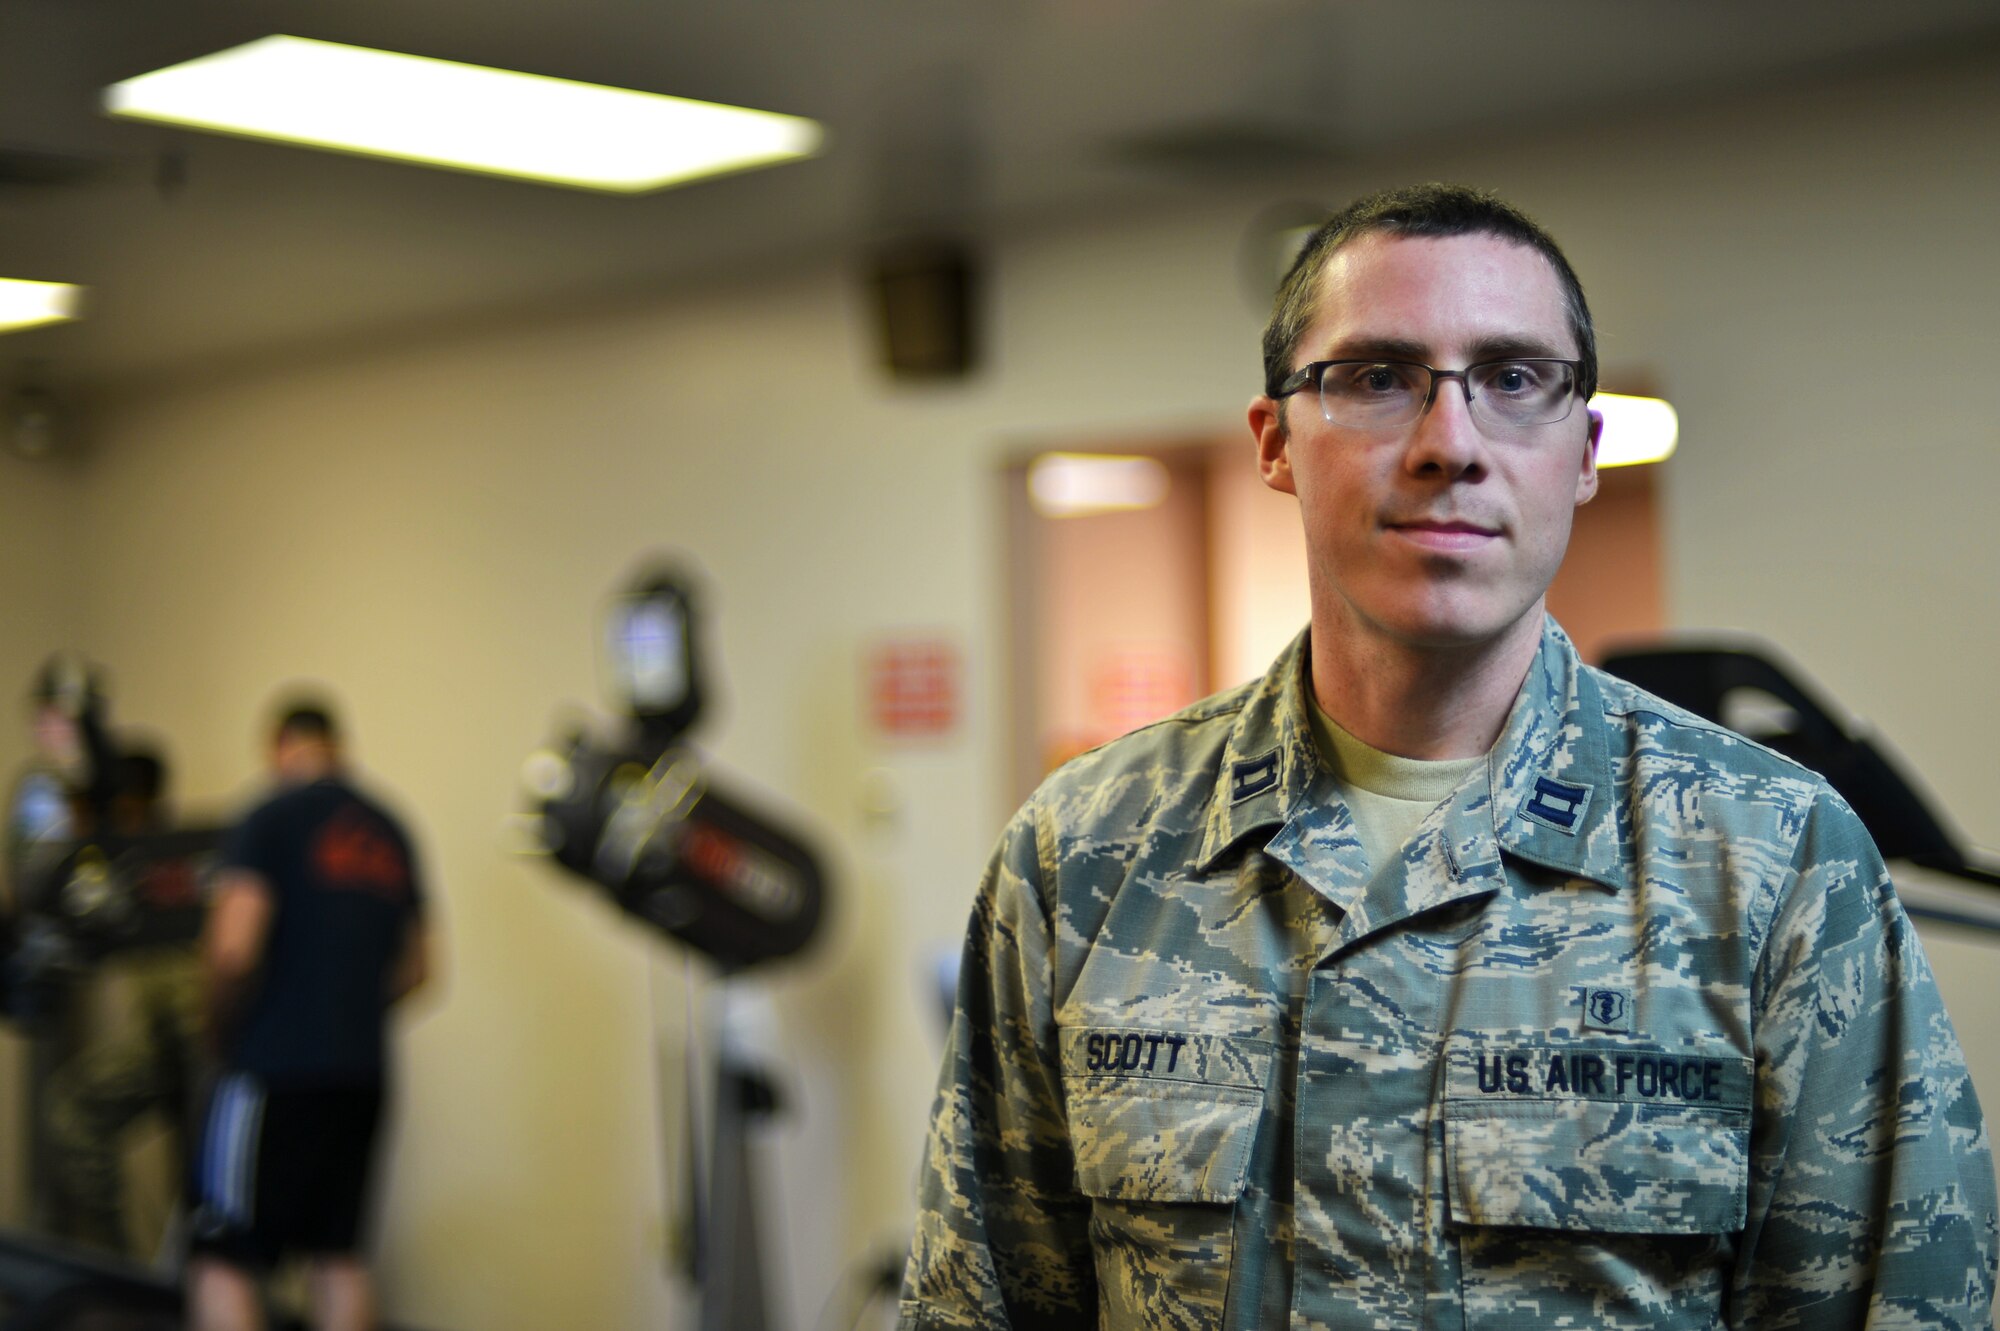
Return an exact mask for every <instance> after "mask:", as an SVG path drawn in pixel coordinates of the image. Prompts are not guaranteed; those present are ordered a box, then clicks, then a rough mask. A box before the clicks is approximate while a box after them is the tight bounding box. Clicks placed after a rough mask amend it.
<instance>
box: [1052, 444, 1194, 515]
mask: <svg viewBox="0 0 2000 1331" xmlns="http://www.w3.org/2000/svg"><path fill="white" fill-rule="evenodd" d="M1166 497H1167V469H1166V466H1165V464H1163V463H1161V462H1159V461H1157V460H1155V459H1153V458H1145V457H1120V456H1116V455H1113V454H1106V453H1044V454H1042V456H1040V457H1038V458H1036V459H1035V460H1034V462H1033V463H1032V464H1030V465H1029V467H1028V498H1029V500H1030V501H1031V502H1032V503H1033V504H1034V506H1035V511H1036V512H1038V513H1040V514H1041V515H1042V516H1043V517H1046V518H1081V517H1087V516H1089V515H1090V514H1093V513H1120V512H1128V511H1130V510H1132V509H1138V508H1151V507H1152V506H1153V505H1155V504H1157V503H1159V502H1160V501H1161V500H1162V499H1165V498H1166Z"/></svg>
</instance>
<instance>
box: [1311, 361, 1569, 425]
mask: <svg viewBox="0 0 2000 1331" xmlns="http://www.w3.org/2000/svg"><path fill="white" fill-rule="evenodd" d="M1580 363H1581V362H1578V361H1573V360H1551V359H1546V358H1542V357H1526V358H1516V359H1513V360H1489V361H1481V362H1480V363H1479V364H1477V365H1468V366H1466V367H1465V368H1464V369H1462V370H1434V369H1432V368H1431V367H1430V366H1428V365H1419V364H1417V363H1415V362H1414V361H1401V360H1316V361H1314V362H1313V363H1312V364H1310V365H1303V366H1300V367H1299V368H1298V369H1296V370H1294V371H1293V372H1292V374H1291V376H1290V377H1289V378H1287V379H1286V380H1285V381H1284V382H1283V383H1281V384H1279V385H1278V390H1277V391H1276V392H1275V393H1273V394H1271V396H1272V397H1290V396H1291V395H1292V394H1294V393H1298V392H1302V391H1304V390H1305V389H1307V388H1309V387H1312V386H1314V385H1317V386H1318V388H1319V411H1320V415H1322V416H1324V417H1325V418H1326V420H1327V423H1328V424H1329V425H1343V426H1346V427H1348V428H1350V429H1356V430H1383V429H1390V428H1393V427H1395V426H1398V425H1408V424H1409V423H1410V422H1412V421H1414V420H1416V419H1417V418H1418V417H1419V416H1421V415H1423V414H1424V413H1425V412H1426V411H1428V410H1430V405H1431V399H1432V397H1433V396H1435V395H1436V393H1437V386H1438V380H1440V379H1456V380H1458V383H1459V387H1461V388H1462V389H1464V390H1465V405H1466V408H1467V409H1468V410H1469V411H1471V413H1472V418H1473V419H1474V420H1475V421H1478V422H1479V423H1480V424H1481V425H1483V426H1486V427H1487V428H1489V429H1495V430H1518V429H1521V428H1524V427H1526V426H1530V425H1553V424H1555V423H1556V422H1557V421H1559V420H1562V419H1564V418H1565V417H1567V416H1568V415H1569V413H1570V407H1571V406H1572V404H1574V403H1575V401H1576V375H1577V366H1578V365H1579V364H1580Z"/></svg>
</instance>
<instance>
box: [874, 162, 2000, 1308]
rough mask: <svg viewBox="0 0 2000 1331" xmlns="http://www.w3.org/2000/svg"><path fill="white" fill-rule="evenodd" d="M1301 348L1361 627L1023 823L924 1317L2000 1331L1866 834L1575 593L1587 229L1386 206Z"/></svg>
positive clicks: (1347, 229) (1280, 374) (1354, 247)
mask: <svg viewBox="0 0 2000 1331" xmlns="http://www.w3.org/2000/svg"><path fill="white" fill-rule="evenodd" d="M1433 366H1435V367H1445V368H1437V369H1432V368H1430V367H1433ZM1265 372H1266V379H1267V385H1266V387H1267V391H1266V392H1265V393H1264V394H1263V395H1261V396H1259V397H1258V398H1257V399H1256V400H1255V401H1254V402H1253V403H1252V405H1251V408H1250V424H1251V428H1252V430H1253V432H1254V434H1255V435H1256V439H1257V447H1258V460H1259V467H1260V470H1261V472H1262V474H1263V476H1264V479H1265V480H1266V482H1267V483H1268V484H1270V485H1272V486H1273V487H1274V488H1277V489H1279V490H1283V491H1286V492H1288V493H1291V494H1294V495H1296V496H1297V497H1298V500H1299V504H1300V509H1301V513H1302V515H1303V519H1304V523H1305V531H1306V538H1307V550H1308V561H1309V575H1310V586H1311V592H1312V619H1311V625H1310V627H1309V629H1308V631H1307V633H1306V634H1305V635H1303V636H1301V638H1300V639H1299V640H1298V641H1297V642H1296V643H1294V644H1293V646H1292V647H1291V648H1290V649H1289V650H1288V651H1287V652H1286V653H1285V654H1284V655H1283V656H1282V657H1280V658H1279V660H1278V662H1277V663H1276V664H1275V665H1274V666H1273V667H1272V669H1271V671H1270V673H1269V674H1267V675H1266V676H1265V677H1264V678H1263V679H1261V680H1259V681H1256V682H1254V683H1252V684H1249V685H1247V686H1245V687H1243V688H1240V689H1237V690H1234V691H1232V692H1230V693H1226V694H1223V695H1220V696H1218V697H1216V698H1212V699H1209V700H1208V701H1206V702H1202V703H1198V704H1196V705H1195V706H1194V707H1191V708H1189V709H1188V710H1187V711H1185V712H1183V713H1181V714H1179V715H1178V716H1175V717H1172V718H1169V719H1168V720H1165V721H1162V722H1159V723H1158V724H1155V725H1152V726H1149V727H1147V728H1145V729H1143V730H1140V731H1138V732H1136V733H1134V734H1132V735H1129V736H1127V737H1125V738H1124V739H1121V740H1118V741H1116V742H1114V743H1112V744H1109V745H1106V746H1105V747H1103V748H1101V749H1098V750H1096V751H1094V752H1092V753H1090V754H1087V755H1085V756H1084V757H1082V758H1080V759H1078V760H1076V761H1075V762H1073V763H1071V764H1069V765H1068V766H1066V767H1064V768H1063V769H1062V770H1060V771H1059V772H1057V773H1056V774H1055V775H1054V776H1053V777H1051V778H1050V779H1049V781H1048V782H1047V783H1045V784H1044V785H1043V787H1042V788H1041V790H1039V791H1038V792H1037V793H1036V794H1035V796H1034V797H1033V798H1032V799H1031V800H1030V801H1029V803H1028V804H1027V806H1026V807H1024V808H1023V809H1022V810H1021V812H1020V813H1019V814H1018V815H1017V816H1016V817H1015V818H1014V820H1013V822H1012V823H1011V824H1010V825H1009V827H1008V829H1007V831H1006V833H1005V834H1004V836H1003V837H1002V840H1001V844H1000V847H999V850H998V851H997V853H996V855H995V857H994V860H993V863H992V865H991V868H990V869H989V871H988V873H987V875H986V878H985V880H984V882H983V884H982V886H981V890H980V893H979V896H978V901H977V905H976V906H975V908H974V911H973V918H972V924H971V929H970V933H969V937H968V940H967V945H966V952H965V959H964V966H963V972H962V979H961V987H960V991H959V1003H958V1011H957V1014H956V1018H955V1021H954V1025H953V1030H952V1035H951V1040H950V1045H949V1048H948V1049H947V1052H946V1057H945V1066H944V1071H943V1074H942V1078H941V1084H940V1089H939V1093H938V1100H937V1105H936V1110H935V1117H934V1126H933V1130H932V1134H931V1139H930V1143H929V1147H928V1153H927V1159H926V1162H925V1169H924V1174H923V1183H922V1203H921V1213H920V1216H919V1219H918V1223H917V1231H916V1236H915V1241H914V1245H913V1249H912V1253H911V1257H910V1263H909V1268H908V1273H907V1275H906V1278H905V1284H904V1291H903V1325H904V1326H905V1327H906V1328H946V1327H949V1328H1000V1327H1015V1328H1030V1327H1033V1328H1063V1329H1067V1328H1081V1327H1115V1328H1160V1329H1161V1331H1166V1329H1168V1328H1173V1329H1174V1331H1188V1329H1192V1328H1210V1327H1214V1328H1250V1327H1259V1328H1262V1327H1290V1328H1294V1329H1295V1331H1304V1329H1306V1328H1339V1329H1341V1331H1347V1329H1349V1328H1401V1327H1412V1328H1415V1327H1423V1328H1454V1329H1455V1328H1460V1327H1476V1328H1488V1327H1509V1328H1511V1327H1521V1328H1527V1327H1534V1328H1544V1327H1565V1326H1566V1327H1575V1328H1589V1329H1592V1331H1605V1329H1611V1328H1621V1329H1622V1328H1630V1329H1633V1331H1637V1329H1638V1328H1646V1329H1648V1331H1652V1329H1654V1328H1684V1327H1720V1326H1727V1327H1755V1328H1776V1327H1794V1326H1811V1327H1813V1328H1814V1329H1815V1331H1833V1328H1846V1327H1863V1326H1866V1327H1890V1326H1894V1327H1919V1326H1921V1327H1956V1328H1968V1329H1969V1328H1975V1327H1976V1328H1982V1329H1983V1328H1986V1327H1988V1326H1989V1325H1990V1322H1989V1318H1990V1308H1991V1301H1992V1290H1993V1285H1994V1266H1995V1251H1996V1238H1995V1209H1996V1202H1995V1190H1994V1176H1993V1166H1992V1160H1991V1156H1990V1153H1989V1149H1988V1141H1987V1136H1986V1128H1985V1122H1984V1119H1983V1117H1982V1115H1981V1113H1980V1109H1979V1105H1978V1102H1977V1100H1976V1099H1975V1097H1974V1094H1973V1088H1972V1084H1971V1082H1970V1080H1969V1078H1968V1076H1967V1073H1966V1069H1965V1064H1964V1061H1963V1058H1962V1056H1961V1054H1960V1051H1959V1047H1958V1042H1957V1040H1956V1038H1955V1037H1954V1035H1953V1033H1952V1029H1951V1024H1950V1022H1949V1021H1948V1020H1947V1019H1946V1016H1945V1013H1944V1011H1943V1008H1942V1006H1941V1004H1940V1001H1939V998H1938V994H1937V990H1936V987H1935V985H1934V984H1933V982H1932V979H1931V975H1930V972H1929V969H1928V968H1927V966H1926V963H1925V960H1924V957H1923V953H1922V950H1921V949H1920V947H1919V946H1918V943H1917V939H1916V937H1915V935H1914V933H1913V932H1912V930H1911V928H1910V924H1909V921H1908V920H1907V918H1906V917H1905V916H1904V914H1903V912H1902V910H1901V908H1900V907H1899V906H1898V905H1897V903H1896V898H1895V895H1894V892H1893V890H1892V888H1891V885H1890V882H1889V877H1888V874H1887V871H1886V870H1885V868H1884V867H1883V865H1882V862H1881V859H1880V857H1879V856H1878V855H1877V853H1876V851H1875V848H1874V846H1873V844H1872V843H1871V842H1870V840H1869V838H1868V836H1867V834H1866V832H1865V831H1864V830H1863V829H1862V827H1861V825H1860V823H1859V822H1858V821H1857V819H1856V818H1855V816H1854V814H1853V812H1852V811H1851V810H1850V809H1849V808H1848V807H1847V806H1846V804H1844V803H1843V802H1842V801H1841V799H1840V797H1839V796H1838V795H1837V794H1835V793H1834V792H1833V791H1832V789H1831V788H1829V787H1828V786H1827V784H1826V783H1825V782H1824V781H1823V780H1821V779H1820V778H1819V777H1817V776H1816V775H1814V774H1813V773H1811V772H1809V771H1806V770H1804V769H1802V768H1800V767H1798V766H1796V765H1794V764H1792V763H1790V762H1788V761H1786V760H1785V759H1783V758H1781V757H1778V756H1777V755H1775V754H1773V753H1771V752H1769V751H1767V750H1765V749H1762V748H1760V747H1758V746H1757V745H1755V744H1752V743H1750V742H1749V741H1747V740H1744V739H1742V738H1740V737H1738V736H1735V735H1733V734H1731V733H1729V732H1728V731H1725V730H1723V729H1721V728H1719V727H1717V726H1715V725H1712V724H1710V723H1708V722H1706V721H1703V720H1701V719H1699V718H1697V717H1694V716H1691V715H1689V714H1687V713H1685V712H1683V711H1680V710H1678V709H1676V708H1674V707H1672V706H1669V705H1668V704H1666V703H1663V702H1661V701H1659V700H1658V699H1655V698H1652V697H1650V696H1649V695H1647V694H1644V693H1642V692H1640V691H1639V690H1637V689H1634V688H1632V687H1630V686H1629V685H1626V684H1624V683H1621V682H1620V681H1618V680H1616V679H1613V678H1611V677H1609V676H1606V675H1604V674H1601V673H1599V672H1598V671H1596V670H1593V669H1590V668H1588V667H1586V666H1584V665H1582V664H1581V662H1580V661H1579V660H1578V658H1577V655H1576V652H1575V650H1574V649H1573V648H1572V647H1571V645H1570V642H1569V640H1568V639H1567V638H1566V637H1565V636H1564V635H1563V633H1562V632H1561V630H1560V629H1558V628H1557V627H1556V626H1555V625H1554V623H1553V621H1550V620H1548V619H1547V617H1546V615H1545V612H1544V608H1543V601H1544V593H1545V591H1546V589H1547V587H1548V584H1549V581H1550V579H1551V578H1552V577H1553V576H1554V574H1555V570H1556V566H1557V564H1558V563H1559V562H1560V560H1561V557H1562V552H1563V549H1564V546H1565V544H1566V543H1567V540H1568V535H1569V527H1570V521H1571V516H1572V514H1573V511H1574V508H1575V506H1576V505H1578V504H1581V503H1583V502H1584V501H1586V500H1587V499H1589V498H1590V496H1591V495H1592V494H1593V493H1594V492H1595V490H1596V472H1595V448H1596V440H1597V434H1598V430H1599V428H1600V422H1599V421H1598V420H1597V418H1596V417H1595V416H1594V414H1593V413H1591V412H1589V411H1588V410H1587V408H1585V407H1584V405H1583V403H1584V402H1586V401H1587V400H1588V398H1589V395H1590V393H1591V392H1592V390H1593V389H1594V387H1595V382H1596V358H1595V347H1594V341H1593V338H1592V334H1591V328H1590V321H1589V313H1588V309H1587V307H1586V306H1585V304H1584V301H1583V294H1582V291H1581V288H1580V287H1579V286H1578V284H1577V282H1576V279H1575V276H1574V274H1573V273H1572V272H1571V270H1570V268H1569V265H1568V263H1567V262H1566V261H1565V260H1564V259H1563V258H1562V256H1561V254H1560V252H1559V251H1558V250H1557V249H1556V247H1555V245H1554V242H1553V241H1551V240H1550V239H1549V238H1548V236H1547V235H1546V233H1544V232H1542V231H1541V230H1540V229H1539V228H1537V227H1535V226H1534V224H1533V223H1531V222H1529V221H1528V220H1527V219H1526V218H1524V217H1522V216H1521V215H1520V214H1519V213H1517V212H1515V211H1513V210H1512V209H1510V208H1508V207H1506V206H1505V205H1504V204H1501V203H1499V202H1498V201H1496V200H1493V199H1491V198H1490V197H1487V196H1483V195H1478V194H1474V193H1472V192H1469V191H1464V190H1457V189H1452V188H1447V187H1440V186H1429V187H1423V188H1420V189H1416V190H1408V191H1398V192H1396V193H1393V194H1390V195H1384V196H1376V197H1374V198H1370V199H1366V200H1363V201H1361V202H1360V203H1358V204H1356V205H1354V206H1353V207H1351V208H1350V209H1348V210H1347V211H1346V212H1345V213H1343V214H1341V215H1340V216H1337V217H1335V218H1334V219H1332V220H1331V221H1330V222H1329V223H1328V224H1327V225H1326V226H1325V227H1323V228H1322V229H1321V230H1320V231H1319V232H1318V233H1316V234H1315V236H1314V237H1313V239H1312V240H1310V241H1308V242H1307V245H1306V248H1305V250H1304V251H1303V253H1302V255H1301V257H1300V259H1299V262H1298V264H1297V265H1296V266H1295V267H1294V269H1293V271H1292V273H1291V274H1290V276H1288V277H1287V279H1286V281H1285V284H1284V286H1283V288H1282V289H1281V291H1280V293H1279V299H1278V307H1277V311H1276V314H1275V315H1274V317H1273V320H1272V325H1271V327H1270V329H1269V330H1267V332H1266V336H1265Z"/></svg>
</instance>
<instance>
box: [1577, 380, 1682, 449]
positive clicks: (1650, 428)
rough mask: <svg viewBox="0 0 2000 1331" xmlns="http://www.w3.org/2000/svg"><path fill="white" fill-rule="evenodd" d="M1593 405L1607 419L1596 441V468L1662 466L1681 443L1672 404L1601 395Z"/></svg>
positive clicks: (1653, 399) (1613, 394) (1620, 394)
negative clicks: (1656, 463) (1659, 463)
mask: <svg viewBox="0 0 2000 1331" xmlns="http://www.w3.org/2000/svg"><path fill="white" fill-rule="evenodd" d="M1590 405H1591V407H1592V409H1593V410H1595V411H1597V412H1598V413H1599V414H1601V415H1602V416H1603V417H1604V433H1603V434H1601V435H1599V436H1598V440H1597V465H1598V466H1600V467H1630V466H1634V465H1636V464H1638V463H1641V462H1663V461H1665V460H1666V459H1667V458H1669V457H1672V456H1673V452H1674V446H1675V445H1676V444H1678V443H1679V442H1680V437H1681V418H1680V415H1679V413H1677V412H1676V411H1675V410H1674V409H1673V406H1672V405H1671V404H1670V403H1667V402H1665V401H1662V400H1661V399H1659V398H1656V397H1627V396H1626V395H1625V394H1623V393H1598V394H1597V395H1595V396H1594V397H1592V398H1591V399H1590Z"/></svg>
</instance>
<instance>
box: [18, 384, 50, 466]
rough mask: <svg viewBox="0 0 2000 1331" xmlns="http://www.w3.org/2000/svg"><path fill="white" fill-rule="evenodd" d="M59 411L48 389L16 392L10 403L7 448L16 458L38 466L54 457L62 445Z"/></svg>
mask: <svg viewBox="0 0 2000 1331" xmlns="http://www.w3.org/2000/svg"><path fill="white" fill-rule="evenodd" d="M59 415H60V413H59V411H58V409H57V406H56V400H55V397H54V395H53V394H51V393H50V392H49V391H48V390H47V389H46V388H37V387H28V388H17V389H15V390H14V395H13V396H12V397H11V398H9V399H8V400H7V446H8V447H9V448H11V449H13V450H14V452H15V454H16V455H18V456H20V457H24V458H27V459H29V460H31V461H36V462H39V461H41V460H42V459H44V458H47V457H52V456H53V455H54V454H55V451H56V448H57V445H58V444H59V443H60V442H61V440H60V437H59V432H58V429H57V426H58V422H59Z"/></svg>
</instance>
